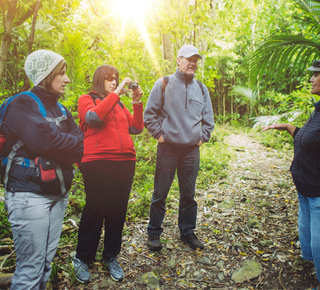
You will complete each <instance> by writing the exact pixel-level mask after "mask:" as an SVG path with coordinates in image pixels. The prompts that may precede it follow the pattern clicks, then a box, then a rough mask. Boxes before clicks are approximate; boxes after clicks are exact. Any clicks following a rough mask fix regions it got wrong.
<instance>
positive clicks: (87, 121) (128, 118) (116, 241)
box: [73, 65, 144, 283]
mask: <svg viewBox="0 0 320 290" xmlns="http://www.w3.org/2000/svg"><path fill="white" fill-rule="evenodd" d="M130 83H132V81H131V79H130V78H125V79H124V80H123V81H122V83H121V84H120V85H119V73H118V70H117V69H116V68H115V67H113V66H110V65H102V66H100V67H98V68H97V70H96V71H95V73H94V76H93V91H91V92H90V93H89V94H85V95H82V96H81V97H80V98H79V103H78V105H79V106H78V110H79V118H80V128H81V130H82V131H83V132H84V154H83V158H82V161H81V165H80V169H81V172H82V176H83V179H84V184H85V191H86V205H85V207H84V209H83V212H82V217H81V222H80V227H79V236H78V247H77V253H76V256H75V258H74V260H73V266H74V269H75V273H76V276H77V279H78V281H80V282H82V283H88V282H89V281H90V272H89V270H88V266H87V265H88V263H90V262H91V261H93V260H94V259H95V255H96V252H97V247H98V244H99V240H100V235H101V230H102V227H103V222H104V226H105V235H104V250H103V264H104V265H105V266H106V267H107V268H108V269H109V271H110V275H111V278H112V279H113V280H115V281H121V280H122V279H123V278H124V273H123V270H122V268H121V266H120V265H119V263H118V262H117V255H118V254H119V253H120V248H121V242H122V229H123V224H124V221H125V216H126V211H127V204H128V199H129V194H130V190H131V185H132V179H133V176H134V171H135V161H136V154H135V150H134V145H133V140H132V138H131V136H130V135H129V134H139V133H141V132H142V130H143V126H144V125H143V106H142V103H141V102H140V98H141V96H142V90H141V88H140V87H139V86H138V88H136V89H135V90H127V89H125V86H126V85H127V84H130ZM127 91H132V104H133V112H134V113H133V116H132V115H131V113H130V112H129V110H128V109H127V108H126V107H125V106H124V105H123V104H122V103H121V101H120V96H121V95H122V94H124V93H125V92H127Z"/></svg>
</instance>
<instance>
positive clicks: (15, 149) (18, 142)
mask: <svg viewBox="0 0 320 290" xmlns="http://www.w3.org/2000/svg"><path fill="white" fill-rule="evenodd" d="M21 146H23V142H22V141H21V140H18V141H17V143H16V144H14V145H13V146H12V149H11V151H10V153H9V155H8V157H7V158H8V162H7V165H6V173H5V177H4V188H5V189H6V190H7V183H8V179H9V171H10V168H11V165H12V161H13V157H14V156H15V155H16V154H17V152H18V150H19V148H20V147H21Z"/></svg>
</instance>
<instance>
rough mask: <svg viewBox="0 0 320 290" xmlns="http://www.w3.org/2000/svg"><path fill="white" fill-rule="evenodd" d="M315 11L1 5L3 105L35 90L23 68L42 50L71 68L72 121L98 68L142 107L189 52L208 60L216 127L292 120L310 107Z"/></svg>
mask: <svg viewBox="0 0 320 290" xmlns="http://www.w3.org/2000/svg"><path fill="white" fill-rule="evenodd" d="M318 3H319V1H303V2H302V1H299V0H295V1H294V0H284V1H283V0H265V1H257V0H239V1H226V0H136V1H126V0H117V1H115V0H104V1H102V0H82V1H80V0H69V1H67V0H48V1H36V0H32V1H28V0H4V1H2V4H1V6H0V11H1V14H2V17H1V19H0V32H1V34H0V35H1V47H0V78H1V85H0V88H1V89H0V97H1V98H2V99H3V98H5V97H7V96H9V95H12V94H14V93H16V92H19V91H21V90H25V89H28V88H29V87H30V84H29V81H28V79H27V78H26V77H25V74H24V71H23V65H24V60H25V58H26V56H27V55H28V54H29V53H30V52H32V51H34V50H36V49H41V48H44V49H51V50H53V51H55V52H58V53H60V54H62V55H63V56H64V57H65V58H66V60H67V62H68V65H69V67H68V75H69V76H70V78H71V80H72V83H71V84H70V85H69V88H68V91H67V93H66V94H65V95H64V96H63V102H64V104H65V105H66V106H68V107H69V108H70V109H71V110H72V111H74V112H75V115H76V106H77V99H78V97H79V96H80V95H81V94H82V93H84V92H87V91H88V90H89V89H90V85H91V79H92V75H93V72H94V70H95V68H96V67H97V66H99V65H101V64H112V65H114V66H116V67H117V68H118V69H119V71H120V74H121V78H124V77H125V76H129V77H131V78H132V79H134V80H136V81H137V82H139V84H140V85H141V87H142V88H143V90H144V97H143V101H144V102H145V101H146V99H147V97H148V94H149V92H150V90H151V88H152V86H153V83H154V82H155V80H156V79H157V78H159V77H161V76H163V75H166V74H170V73H172V72H173V71H174V69H175V67H176V55H177V52H178V50H179V48H180V47H181V46H182V45H184V44H193V45H195V46H197V47H198V48H199V50H200V52H201V54H202V55H203V56H204V57H203V59H202V60H201V62H200V64H199V69H198V73H197V78H198V79H199V80H201V81H202V82H204V83H205V84H206V86H207V87H208V88H209V90H210V93H211V98H212V103H213V109H214V113H215V120H216V122H228V121H232V122H234V123H238V122H240V123H244V124H246V125H248V124H249V123H250V122H251V121H252V120H251V119H250V118H252V117H258V116H261V115H277V116H283V114H285V115H284V116H286V117H287V115H286V114H287V113H288V112H289V115H290V116H292V114H290V112H294V113H296V112H297V110H299V109H300V110H302V111H305V110H306V105H308V106H309V105H311V104H312V102H313V101H314V100H313V97H312V96H311V95H310V94H309V93H308V79H309V77H310V74H308V73H307V71H306V67H307V65H308V64H310V63H311V61H312V60H313V58H317V57H318V49H319V45H320V44H318V43H319V42H318V41H317V40H318V31H319V29H320V28H319V27H320V25H319V23H318V22H319V21H318V18H317V17H318V14H317V13H318V12H317V11H318V10H317V9H318V7H319V4H318ZM284 37H287V39H286V38H284ZM288 37H290V39H288ZM279 47H281V49H282V50H281V49H280V50H275V49H278V48H279ZM31 85H32V84H31ZM124 102H125V103H126V102H129V98H127V99H125V100H124ZM293 115H294V116H296V115H299V114H293ZM290 116H289V117H290Z"/></svg>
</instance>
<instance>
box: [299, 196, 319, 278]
mask: <svg viewBox="0 0 320 290" xmlns="http://www.w3.org/2000/svg"><path fill="white" fill-rule="evenodd" d="M298 197H299V219H298V224H299V239H300V244H301V251H302V258H303V259H305V260H308V261H313V262H314V265H315V268H316V273H317V279H318V281H320V197H314V198H310V197H306V196H304V195H302V194H300V193H298Z"/></svg>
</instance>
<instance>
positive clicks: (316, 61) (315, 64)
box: [312, 60, 320, 68]
mask: <svg viewBox="0 0 320 290" xmlns="http://www.w3.org/2000/svg"><path fill="white" fill-rule="evenodd" d="M312 66H313V67H319V68H320V60H314V61H313V64H312Z"/></svg>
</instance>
